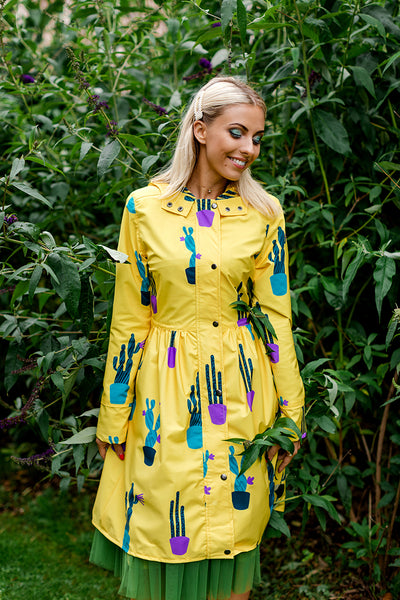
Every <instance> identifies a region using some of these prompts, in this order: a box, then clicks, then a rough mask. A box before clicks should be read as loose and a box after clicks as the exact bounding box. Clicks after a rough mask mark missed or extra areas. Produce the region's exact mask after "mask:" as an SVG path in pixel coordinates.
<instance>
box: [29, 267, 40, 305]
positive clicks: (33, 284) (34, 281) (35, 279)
mask: <svg viewBox="0 0 400 600" xmlns="http://www.w3.org/2000/svg"><path fill="white" fill-rule="evenodd" d="M42 273H43V267H42V265H36V267H35V268H34V269H33V273H32V276H31V279H30V282H29V294H28V299H29V303H30V304H32V300H33V296H34V293H35V290H36V288H37V286H38V283H39V281H40V278H41V276H42Z"/></svg>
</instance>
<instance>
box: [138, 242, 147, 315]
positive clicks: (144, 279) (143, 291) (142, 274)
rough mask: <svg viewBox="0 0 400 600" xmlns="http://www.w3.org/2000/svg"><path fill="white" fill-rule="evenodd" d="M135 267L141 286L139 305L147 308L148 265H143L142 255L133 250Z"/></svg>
mask: <svg viewBox="0 0 400 600" xmlns="http://www.w3.org/2000/svg"><path fill="white" fill-rule="evenodd" d="M135 257H136V265H137V268H138V271H139V275H140V277H141V278H142V285H141V288H140V296H141V300H140V301H141V303H142V304H143V306H149V304H150V275H149V267H148V265H146V266H145V265H144V263H143V259H142V255H141V254H139V253H138V252H137V251H136V250H135Z"/></svg>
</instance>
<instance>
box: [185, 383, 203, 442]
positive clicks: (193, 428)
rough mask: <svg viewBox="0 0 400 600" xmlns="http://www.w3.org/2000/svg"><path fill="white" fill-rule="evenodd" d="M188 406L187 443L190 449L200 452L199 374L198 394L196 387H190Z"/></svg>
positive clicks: (201, 426)
mask: <svg viewBox="0 0 400 600" xmlns="http://www.w3.org/2000/svg"><path fill="white" fill-rule="evenodd" d="M187 406H188V411H189V414H190V423H189V427H188V429H187V431H186V441H187V445H188V447H189V448H191V449H192V450H198V449H199V448H202V446H203V424H202V418H201V401H200V382H199V373H197V375H196V394H195V386H194V385H192V386H190V397H189V398H188V401H187Z"/></svg>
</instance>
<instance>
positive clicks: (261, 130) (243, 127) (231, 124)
mask: <svg viewBox="0 0 400 600" xmlns="http://www.w3.org/2000/svg"><path fill="white" fill-rule="evenodd" d="M233 125H238V126H239V127H241V128H242V129H244V130H245V131H248V129H247V127H246V126H245V125H242V123H229V127H232V126H233ZM257 133H264V129H260V131H256V133H255V134H254V135H257Z"/></svg>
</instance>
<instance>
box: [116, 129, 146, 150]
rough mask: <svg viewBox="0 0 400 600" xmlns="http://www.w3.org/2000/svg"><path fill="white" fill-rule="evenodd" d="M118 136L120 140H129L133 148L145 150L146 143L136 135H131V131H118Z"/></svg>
mask: <svg viewBox="0 0 400 600" xmlns="http://www.w3.org/2000/svg"><path fill="white" fill-rule="evenodd" d="M119 137H120V138H121V139H122V140H126V141H127V142H131V144H133V145H134V146H135V148H138V149H139V150H141V151H142V152H147V146H146V143H145V142H144V140H143V139H142V138H141V137H139V136H138V135H132V134H131V133H120V134H119Z"/></svg>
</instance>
